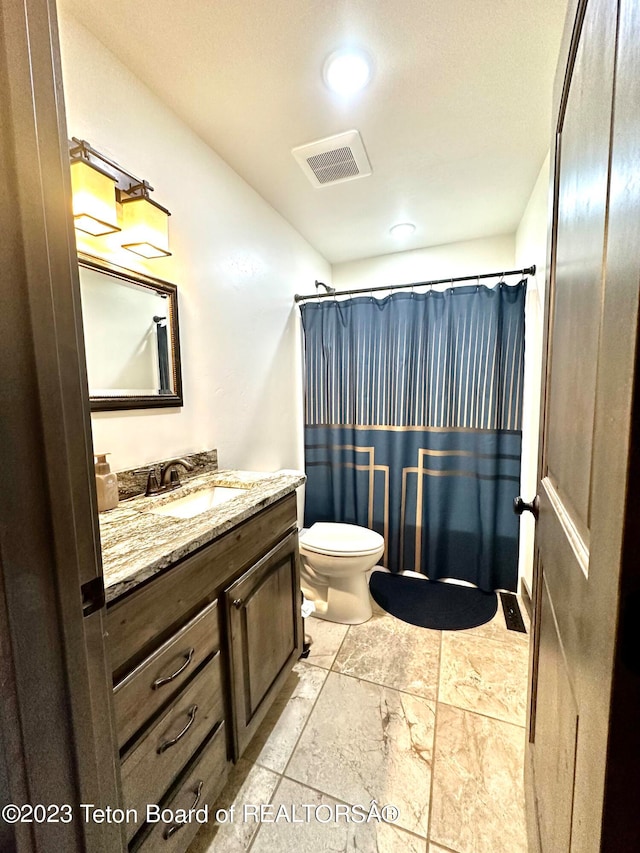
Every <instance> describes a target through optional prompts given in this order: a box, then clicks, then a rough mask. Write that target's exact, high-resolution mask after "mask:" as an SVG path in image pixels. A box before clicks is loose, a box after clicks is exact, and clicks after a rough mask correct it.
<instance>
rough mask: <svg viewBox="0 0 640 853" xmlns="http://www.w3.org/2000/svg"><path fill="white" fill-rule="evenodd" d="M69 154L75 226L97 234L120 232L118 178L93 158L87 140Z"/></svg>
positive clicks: (88, 232)
mask: <svg viewBox="0 0 640 853" xmlns="http://www.w3.org/2000/svg"><path fill="white" fill-rule="evenodd" d="M69 153H70V156H71V189H72V192H73V221H74V224H75V227H76V228H77V229H78V231H84V233H85V234H91V235H92V236H94V237H102V236H104V235H105V234H113V233H114V232H116V231H120V228H119V226H118V214H117V210H116V196H115V183H116V180H115V178H114V177H113V176H112V175H110V174H109V173H108V172H106V171H105V170H104V169H101V168H100V167H99V166H97V165H96V164H95V163H92V162H91V161H90V159H89V152H88V150H87V148H86V146H85V145H84V143H80V144H79V145H76V146H75V147H74V148H72V149H71V151H70V152H69Z"/></svg>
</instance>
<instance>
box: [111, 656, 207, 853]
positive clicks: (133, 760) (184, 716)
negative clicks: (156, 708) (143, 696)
mask: <svg viewBox="0 0 640 853" xmlns="http://www.w3.org/2000/svg"><path fill="white" fill-rule="evenodd" d="M223 716H224V710H223V704H222V686H221V681H220V653H219V652H218V654H217V655H216V656H215V658H214V659H213V660H212V661H210V662H209V663H208V664H207V665H206V666H205V667H204V669H203V670H202V672H200V673H199V674H198V675H197V676H196V677H195V678H194V679H193V681H192V682H191V683H190V684H189V685H188V687H187V688H186V689H185V690H183V692H182V693H181V694H180V696H179V697H178V698H177V699H176V701H175V702H174V703H173V704H172V705H171V707H170V708H169V709H168V711H167V712H166V713H165V714H163V715H162V717H161V718H160V719H159V720H158V721H157V722H156V723H155V724H154V725H153V726H152V727H151V728H150V729H149V731H148V732H147V733H146V734H145V735H144V736H143V737H142V739H141V740H140V742H139V743H138V744H137V745H136V746H135V748H134V749H133V750H132V752H130V753H129V755H127V757H126V758H125V760H124V761H123V762H122V797H123V800H124V804H125V808H133V809H136V811H137V813H138V816H139V817H140V824H141V823H142V821H143V816H144V813H145V810H146V807H147V804H148V803H159V802H160V800H161V799H162V797H163V795H164V793H165V792H166V791H167V789H168V788H169V787H170V786H171V784H172V783H173V781H174V779H175V778H176V776H178V774H179V773H180V771H181V770H182V768H183V767H184V766H185V764H187V762H188V761H189V759H190V758H191V756H192V755H193V753H194V752H196V750H197V749H198V747H199V746H200V744H201V743H202V741H203V740H204V739H205V737H206V735H207V734H208V733H209V732H210V731H211V730H212V729H213V728H214V726H215V725H216V723H219V722H220V721H221V720H222V717H223ZM138 825H139V824H138ZM138 825H135V824H133V823H129V824H128V825H127V829H128V836H129V838H131V837H132V836H133V835H134V833H135V832H136V830H137V829H138Z"/></svg>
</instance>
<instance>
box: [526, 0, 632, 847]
mask: <svg viewBox="0 0 640 853" xmlns="http://www.w3.org/2000/svg"><path fill="white" fill-rule="evenodd" d="M639 27H640V16H639V13H638V4H637V3H634V2H632V0H620V2H618V0H586V2H577V3H573V4H571V3H570V10H569V14H568V18H567V27H566V31H565V38H564V42H563V49H562V51H561V59H560V65H559V69H558V76H557V81H556V95H555V116H556V125H555V135H554V148H555V159H554V168H553V170H552V173H553V179H552V198H553V205H552V216H551V227H550V241H549V242H550V254H549V276H548V289H547V291H548V292H547V305H546V329H547V331H546V362H545V368H544V375H545V380H546V381H545V393H544V400H543V418H542V423H543V427H542V434H541V450H540V465H539V473H540V482H539V497H540V508H539V519H538V525H537V531H536V570H535V580H534V587H535V589H534V600H535V620H534V640H533V644H532V661H531V682H530V684H531V690H530V715H529V740H530V743H529V748H528V762H527V788H528V793H529V794H530V795H531V796H530V797H529V803H530V811H531V812H532V813H533V816H534V817H535V818H536V820H534V821H532V822H531V824H532V825H533V826H536V825H537V831H538V833H539V838H538V839H537V840H538V842H539V845H540V847H541V849H542V851H543V853H565V851H569V850H571V851H576V853H589V851H596V850H611V851H614V850H615V851H616V853H625V851H633V850H639V849H640V831H639V827H640V819H639V817H638V809H637V805H636V806H632V805H631V804H632V803H633V801H634V797H637V794H638V788H639V785H638V782H637V781H636V779H637V777H638V775H639V774H638V771H637V765H636V769H635V773H634V774H633V776H634V777H635V778H629V774H628V772H626V770H625V767H626V764H627V763H628V764H631V762H632V760H633V759H631V756H632V755H633V756H634V757H635V759H637V758H638V754H639V753H638V747H639V745H640V744H639V740H638V736H637V735H635V733H633V732H631V733H629V729H631V728H632V729H637V722H636V723H633V724H632V721H633V719H634V716H637V714H638V713H639V712H640V704H637V703H638V700H639V699H640V692H639V685H638V675H637V673H636V672H634V669H637V664H636V660H635V658H633V656H631V657H630V654H629V649H628V648H627V647H626V645H625V642H624V630H623V626H621V621H620V618H619V617H620V613H621V612H623V611H624V609H625V607H626V606H627V604H628V602H629V600H630V599H629V596H630V595H632V594H633V593H634V590H635V586H636V585H637V584H638V581H637V576H638V568H637V565H638V557H637V555H638V521H639V520H640V519H639V518H638V504H637V498H636V497H635V490H636V489H637V487H638V485H640V483H639V480H640V471H639V469H638V466H637V462H636V460H635V453H636V452H637V447H638V445H637V442H636V443H634V441H633V438H634V435H633V430H634V422H635V423H637V420H638V419H637V416H636V418H635V419H634V406H637V402H636V400H637V395H636V394H635V391H636V389H637V388H638V371H637V370H636V337H637V325H638V284H639V272H640V227H639V225H640V180H639V177H638V168H639V162H640V161H639V159H638V158H639V155H640V146H639V144H638V140H639V138H640V135H639V133H638V119H637V113H638V104H640V87H639V81H640V52H639V51H638V47H637V44H638V33H639V32H640V29H639ZM637 429H638V427H637V426H636V427H635V430H636V431H637ZM623 721H624V722H623ZM620 725H624V726H625V727H626V729H627V731H626V733H625V734H626V741H625V737H624V736H621V732H622V729H620V728H619V727H620ZM625 775H626V777H627V779H626V783H624V782H623V779H624V777H625ZM625 784H626V790H625ZM625 806H628V807H625Z"/></svg>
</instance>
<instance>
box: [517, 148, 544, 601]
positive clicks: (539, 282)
mask: <svg viewBox="0 0 640 853" xmlns="http://www.w3.org/2000/svg"><path fill="white" fill-rule="evenodd" d="M548 197H549V155H547V158H546V160H545V161H544V163H543V164H542V168H541V169H540V173H539V175H538V179H537V181H536V183H535V186H534V188H533V192H532V193H531V196H530V198H529V202H528V204H527V207H526V209H525V212H524V215H523V217H522V219H521V221H520V225H519V227H518V230H517V232H516V265H517V266H528V265H530V264H535V265H536V267H537V269H536V274H535V277H534V278H532V279H529V289H528V292H527V305H526V316H525V322H526V324H527V325H526V340H525V356H524V383H525V389H527V390H526V393H525V396H524V400H523V412H522V475H521V480H520V488H521V494H522V496H523V497H524V499H525V500H531V499H532V498H533V496H534V495H535V494H536V491H537V481H538V428H539V425H540V385H541V369H542V334H543V323H544V289H545V275H546V265H547V219H548ZM534 537H535V522H534V519H533V517H532V516H531V514H530V513H528V512H526V513H524V515H523V516H522V520H521V523H520V575H521V578H522V579H523V580H524V583H525V584H526V586H527V590H528V592H529V593H531V590H532V585H533V583H532V582H533V545H534Z"/></svg>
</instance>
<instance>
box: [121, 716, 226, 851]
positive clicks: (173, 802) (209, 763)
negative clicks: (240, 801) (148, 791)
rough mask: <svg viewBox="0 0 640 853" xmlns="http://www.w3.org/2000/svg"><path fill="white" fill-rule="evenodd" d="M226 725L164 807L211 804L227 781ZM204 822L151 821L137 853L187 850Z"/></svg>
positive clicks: (189, 770) (184, 807)
mask: <svg viewBox="0 0 640 853" xmlns="http://www.w3.org/2000/svg"><path fill="white" fill-rule="evenodd" d="M226 743H227V740H226V732H225V724H224V723H222V724H221V725H220V727H219V728H218V729H217V731H216V732H215V734H214V735H213V737H212V738H211V740H210V741H209V742H208V743H207V745H206V746H205V748H204V749H203V751H202V753H201V754H200V755H199V756H198V757H197V758H196V760H195V761H194V763H193V764H192V766H191V767H190V768H188V770H187V771H186V774H185V777H184V780H183V781H182V782H181V783H180V785H179V786H178V788H177V790H176V791H175V793H173V794H172V795H171V797H169V798H168V800H167V801H166V802H164V803H162V807H163V808H170V809H172V810H173V811H174V812H175V810H176V809H190V808H202V807H203V806H205V805H212V804H213V802H214V801H215V799H216V797H217V796H218V794H219V793H220V791H221V790H222V789H223V787H224V784H225V782H226V781H227V774H228V769H229V764H228V762H227V747H226ZM200 826H201V824H199V823H196V822H195V821H193V822H191V823H185V824H174V823H168V824H167V823H164V822H162V821H161V822H159V823H154V824H149V828H150V832H149V833H148V834H147V835H145V837H144V839H143V840H142V841H141V843H140V844H139V845H137V846H135V848H134V849H135V851H136V853H178V851H183V850H186V849H187V847H188V846H189V844H190V842H191V841H192V840H193V837H194V836H195V834H196V833H197V831H198V830H199V829H200Z"/></svg>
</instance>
